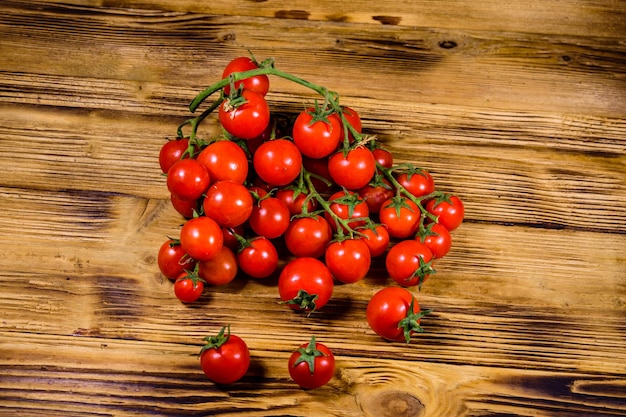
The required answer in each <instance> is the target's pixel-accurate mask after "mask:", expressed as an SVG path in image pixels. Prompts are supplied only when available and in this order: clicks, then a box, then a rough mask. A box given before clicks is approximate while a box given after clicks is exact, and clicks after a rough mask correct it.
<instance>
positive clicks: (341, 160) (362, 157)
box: [328, 146, 376, 190]
mask: <svg viewBox="0 0 626 417" xmlns="http://www.w3.org/2000/svg"><path fill="white" fill-rule="evenodd" d="M328 172H329V173H330V176H331V178H332V179H333V180H334V181H335V183H337V185H339V186H341V187H344V188H346V189H348V190H358V189H359V188H362V187H365V186H366V185H367V184H368V183H369V182H370V181H371V179H372V177H373V176H374V174H375V173H376V161H375V160H374V155H372V151H370V150H369V149H367V148H366V147H364V146H358V147H356V148H354V149H351V150H350V151H348V153H347V154H346V155H344V153H343V152H342V151H340V152H337V153H335V154H333V155H332V156H331V157H330V159H329V160H328Z"/></svg>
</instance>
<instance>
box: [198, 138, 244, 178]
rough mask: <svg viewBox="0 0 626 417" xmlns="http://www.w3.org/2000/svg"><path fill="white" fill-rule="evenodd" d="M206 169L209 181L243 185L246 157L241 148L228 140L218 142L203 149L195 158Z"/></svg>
mask: <svg viewBox="0 0 626 417" xmlns="http://www.w3.org/2000/svg"><path fill="white" fill-rule="evenodd" d="M197 160H198V162H200V163H201V164H203V165H204V166H205V167H207V169H208V171H209V175H210V177H211V181H221V180H231V181H235V182H238V183H240V184H243V183H244V182H245V181H246V179H247V178H248V157H247V156H246V153H245V151H244V150H243V149H242V148H241V146H239V145H237V144H236V143H235V142H232V141H230V140H218V141H217V142H213V143H211V144H210V145H209V146H207V147H206V148H204V149H203V150H202V152H200V154H199V155H198V157H197Z"/></svg>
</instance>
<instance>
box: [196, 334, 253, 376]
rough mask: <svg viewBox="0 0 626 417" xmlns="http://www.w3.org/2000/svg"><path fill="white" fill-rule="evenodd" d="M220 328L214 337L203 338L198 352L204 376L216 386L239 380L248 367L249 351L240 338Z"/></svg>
mask: <svg viewBox="0 0 626 417" xmlns="http://www.w3.org/2000/svg"><path fill="white" fill-rule="evenodd" d="M225 330H226V327H222V329H221V330H220V331H219V333H218V334H217V335H216V336H207V337H205V338H204V341H205V342H206V344H205V345H204V346H203V347H202V349H201V350H200V366H201V368H202V371H203V372H204V374H205V375H206V376H207V377H208V378H209V379H210V380H211V381H213V382H215V383H216V384H232V383H233V382H236V381H238V380H240V379H241V378H242V377H243V376H244V375H245V374H246V372H248V368H249V367H250V350H249V349H248V345H247V344H246V342H244V340H243V339H242V338H240V337H239V336H236V335H234V334H231V333H230V326H228V334H226V335H224V333H225Z"/></svg>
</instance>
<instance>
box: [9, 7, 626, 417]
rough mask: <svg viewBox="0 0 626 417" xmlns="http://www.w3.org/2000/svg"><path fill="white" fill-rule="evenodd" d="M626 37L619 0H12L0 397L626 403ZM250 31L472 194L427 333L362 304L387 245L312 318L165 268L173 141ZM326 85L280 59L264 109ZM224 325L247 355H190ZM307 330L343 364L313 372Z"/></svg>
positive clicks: (422, 410)
mask: <svg viewBox="0 0 626 417" xmlns="http://www.w3.org/2000/svg"><path fill="white" fill-rule="evenodd" d="M513 3H515V2H513ZM625 35H626V4H625V3H624V2H621V1H617V0H613V1H610V0H609V1H604V2H599V1H591V0H579V1H574V0H569V1H568V0H563V1H556V0H552V1H549V0H548V1H537V0H531V1H527V2H519V4H507V2H504V3H503V2H501V1H492V0H488V1H483V2H475V1H439V2H427V1H416V2H410V1H405V2H397V1H388V0H382V1H378V2H362V1H353V2H335V1H328V0H319V1H315V2H305V1H302V0H294V1H292V2H289V3H285V2H279V1H273V0H270V1H264V2H263V1H256V2H251V1H245V0H233V1H230V2H209V1H207V2H199V1H190V0H176V1H174V0H150V1H147V0H136V1H107V2H103V1H95V0H92V1H89V0H86V1H85V0H65V1H19V0H3V1H2V3H1V4H0V165H1V166H2V174H1V175H0V208H1V210H0V243H1V244H0V247H1V248H2V256H1V258H0V266H1V268H0V294H2V296H1V297H0V313H1V315H2V321H1V324H0V415H3V416H4V415H7V416H13V415H16V416H17V415H19V416H107V415H110V416H146V415H159V416H185V415H189V416H192V415H193V416H200V415H220V416H287V415H290V416H291V415H298V416H372V417H382V416H512V415H524V416H617V415H622V416H624V415H626V349H625V348H624V343H625V337H626V324H625V322H624V319H625V303H626V260H625V256H626V255H625V254H626V43H625V41H624V39H625ZM247 49H249V50H251V51H252V52H253V53H254V54H255V56H256V57H257V58H259V59H264V58H267V57H274V58H275V59H276V63H277V66H278V67H280V68H281V69H282V70H284V71H288V72H291V73H294V74H297V75H298V76H300V77H302V78H304V79H307V80H310V81H313V82H316V83H318V84H321V85H325V86H326V87H328V88H329V89H331V90H334V91H337V92H338V93H339V94H340V95H341V97H342V102H343V103H344V104H346V105H349V106H351V107H353V108H355V109H357V110H358V111H359V112H360V113H361V115H362V117H363V124H364V130H365V131H367V132H368V133H371V134H375V135H377V136H378V138H379V139H380V140H381V141H382V142H383V143H384V144H385V145H386V146H387V147H388V148H389V149H390V150H391V151H392V152H393V153H394V156H395V157H396V162H411V163H415V164H417V165H419V166H421V167H423V168H426V169H428V170H429V171H430V172H431V173H432V174H433V176H434V177H435V181H436V184H437V186H438V188H440V189H441V190H445V191H447V192H451V193H456V194H458V195H460V196H461V197H462V198H463V200H464V202H465V205H466V221H465V222H464V224H463V225H462V226H461V227H460V228H459V229H457V230H456V231H455V232H454V233H453V239H454V242H453V249H452V251H451V252H450V254H449V255H448V256H446V257H445V258H443V259H441V260H440V261H439V262H438V263H437V265H436V267H437V270H438V273H437V274H436V275H434V276H433V277H431V278H430V279H429V280H428V281H427V282H426V284H425V285H424V287H423V288H422V290H421V291H419V292H417V291H416V296H417V298H418V300H419V302H420V303H421V304H422V305H423V306H425V307H427V308H432V309H434V312H433V313H432V314H431V315H430V316H428V317H427V318H426V319H424V320H423V322H422V324H423V326H424V328H425V330H426V332H425V333H424V334H421V335H418V336H417V337H415V340H414V341H413V342H412V343H411V344H409V345H407V344H405V343H390V342H385V341H384V340H382V339H381V338H379V337H378V336H376V335H375V334H374V333H373V332H372V331H371V330H370V329H369V327H368V325H367V322H366V321H365V313H364V312H365V307H366V305H367V302H368V300H369V298H370V297H371V296H372V294H374V292H376V291H377V290H378V289H379V288H382V287H383V286H386V285H391V284H390V282H389V279H388V278H387V276H386V274H385V272H384V267H382V266H381V265H382V264H381V262H380V261H377V263H375V265H374V267H373V269H372V273H371V274H370V275H369V276H368V277H367V278H366V279H365V280H364V281H361V282H360V283H358V284H353V285H343V286H337V287H336V289H335V293H334V297H333V300H332V301H331V303H330V304H329V305H328V306H327V308H325V309H324V310H323V311H319V312H317V313H316V314H314V315H313V316H312V317H309V318H306V317H304V316H302V315H299V314H296V313H293V312H292V311H290V310H289V309H287V308H285V306H281V305H278V304H277V300H278V297H277V291H276V286H275V284H276V281H275V280H273V281H272V280H270V281H269V282H258V281H254V280H251V279H246V278H243V277H241V278H239V277H238V278H237V279H236V280H235V281H234V282H233V283H231V284H230V285H228V286H225V287H219V288H211V289H210V290H208V291H207V294H206V296H205V297H203V298H202V301H201V302H199V303H196V304H193V305H190V306H185V305H182V304H181V303H180V302H178V300H176V299H175V297H174V296H173V293H172V284H171V282H169V281H168V280H167V279H164V278H163V277H162V276H161V275H160V273H159V270H158V267H157V264H156V253H157V250H158V248H159V246H160V244H161V243H162V242H163V241H164V240H165V238H166V236H170V235H175V234H176V233H178V230H179V225H180V224H181V217H180V216H178V214H177V213H176V212H175V211H174V210H173V209H172V208H171V206H170V204H169V201H168V191H167V189H166V185H165V179H164V177H163V176H161V175H160V170H159V166H158V159H157V158H158V152H159V149H160V147H161V145H162V144H163V143H164V142H165V139H166V138H168V137H173V136H174V135H175V134H176V127H177V126H178V124H180V123H181V122H182V121H184V120H185V119H186V118H188V117H190V113H189V111H188V108H187V106H188V104H189V102H190V100H191V99H192V98H193V97H194V96H195V95H196V94H197V93H198V92H199V91H201V90H202V89H203V88H205V87H206V86H208V85H210V84H212V83H213V82H215V81H217V80H218V79H219V77H220V76H221V71H222V69H223V67H224V66H225V65H226V63H228V61H230V60H231V59H232V58H234V57H236V56H239V55H245V54H246V53H247V51H246V50H247ZM310 99H311V95H310V94H309V92H308V91H306V90H304V89H303V88H302V87H300V86H298V85H294V84H292V83H289V82H286V81H284V80H281V79H272V91H271V92H270V94H269V95H268V100H269V103H270V106H271V107H272V109H275V110H281V111H293V112H295V111H298V110H299V109H301V108H302V107H303V106H304V105H305V104H306V103H308V102H310ZM206 124H207V126H215V121H214V119H213V121H212V122H211V120H209V121H207V123H206ZM207 128H208V127H207ZM229 323H230V324H231V325H232V330H233V332H235V333H237V334H238V335H240V336H241V337H243V338H244V339H245V340H246V341H247V342H248V345H249V346H250V349H251V352H252V365H251V368H250V371H249V372H248V374H247V375H246V376H245V377H244V378H243V379H242V380H241V381H239V382H238V383H236V384H233V385H232V386H228V387H218V386H216V385H214V384H213V383H211V382H209V381H208V380H207V379H206V378H205V376H204V374H203V373H202V371H201V370H200V368H199V363H198V357H197V354H198V352H199V349H200V346H201V345H202V338H203V337H204V336H206V335H209V334H214V333H216V332H217V330H219V328H220V327H221V326H223V325H225V324H229ZM312 334H315V335H316V336H317V338H318V340H319V341H323V342H324V343H326V344H327V345H328V346H329V347H331V348H332V349H333V350H334V352H335V354H336V356H337V370H336V373H335V376H334V378H333V379H332V380H331V382H330V383H329V384H328V385H327V386H325V387H323V388H320V389H316V390H310V391H305V390H301V389H299V388H298V387H297V386H296V385H295V384H294V383H293V382H292V381H291V380H290V378H289V375H288V373H287V368H286V360H287V357H288V355H289V353H290V352H291V351H292V350H293V349H295V347H297V345H299V344H300V343H303V342H306V341H308V339H309V338H310V336H311V335H312Z"/></svg>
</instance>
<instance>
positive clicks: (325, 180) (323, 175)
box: [302, 156, 336, 194]
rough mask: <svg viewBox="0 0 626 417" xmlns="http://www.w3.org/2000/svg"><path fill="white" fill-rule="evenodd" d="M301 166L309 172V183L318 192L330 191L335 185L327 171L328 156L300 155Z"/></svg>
mask: <svg viewBox="0 0 626 417" xmlns="http://www.w3.org/2000/svg"><path fill="white" fill-rule="evenodd" d="M302 166H303V167H304V169H306V170H307V171H308V172H310V173H311V174H315V175H316V176H317V177H319V178H317V177H316V176H311V183H312V184H313V187H314V188H315V190H316V191H317V192H318V193H321V194H326V193H330V192H331V191H332V190H333V189H335V188H336V187H335V186H334V182H333V179H332V178H331V176H330V172H328V158H319V159H315V158H308V157H306V156H304V157H302Z"/></svg>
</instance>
